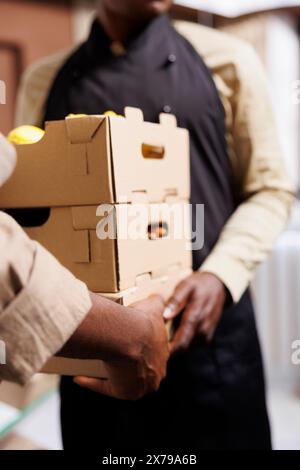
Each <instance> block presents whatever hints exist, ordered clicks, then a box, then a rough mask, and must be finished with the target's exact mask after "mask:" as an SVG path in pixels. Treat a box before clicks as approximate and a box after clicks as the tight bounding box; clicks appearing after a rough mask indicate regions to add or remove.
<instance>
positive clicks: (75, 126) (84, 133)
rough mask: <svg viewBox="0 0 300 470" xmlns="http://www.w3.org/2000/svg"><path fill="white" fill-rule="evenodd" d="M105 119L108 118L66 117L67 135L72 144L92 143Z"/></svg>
mask: <svg viewBox="0 0 300 470" xmlns="http://www.w3.org/2000/svg"><path fill="white" fill-rule="evenodd" d="M105 119H107V117H106V116H83V117H66V119H65V123H66V128H67V134H68V138H69V141H70V142H71V144H83V143H86V142H91V140H92V138H93V136H94V135H95V133H96V132H97V130H98V129H99V127H100V126H101V124H102V122H103V121H105Z"/></svg>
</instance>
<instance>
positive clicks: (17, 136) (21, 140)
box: [7, 126, 45, 145]
mask: <svg viewBox="0 0 300 470" xmlns="http://www.w3.org/2000/svg"><path fill="white" fill-rule="evenodd" d="M44 135H45V131H43V130H42V129H40V128H39V127H36V126H20V127H17V128H16V129H13V130H12V131H11V132H10V133H9V134H8V136H7V140H8V141H9V142H10V143H11V144H14V145H21V144H34V143H36V142H38V141H39V140H41V139H42V138H43V137H44Z"/></svg>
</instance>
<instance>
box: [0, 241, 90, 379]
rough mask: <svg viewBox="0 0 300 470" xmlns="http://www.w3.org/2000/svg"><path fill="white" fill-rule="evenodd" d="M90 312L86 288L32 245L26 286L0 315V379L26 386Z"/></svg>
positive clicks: (51, 258)
mask: <svg viewBox="0 0 300 470" xmlns="http://www.w3.org/2000/svg"><path fill="white" fill-rule="evenodd" d="M34 243H36V242H34ZM90 308H91V299H90V295H89V292H88V289H87V287H86V285H85V284H84V283H82V282H81V281H79V280H78V279H76V278H75V277H74V276H73V275H72V274H71V273H70V272H69V271H68V270H67V269H65V268H64V267H63V266H62V265H61V264H60V263H59V262H58V261H57V260H56V259H55V258H54V257H53V256H52V255H51V254H50V253H49V252H48V251H47V250H45V249H44V248H43V247H42V246H41V245H39V244H38V243H36V253H35V259H34V264H33V269H32V272H31V276H30V279H29V282H28V284H27V285H26V287H24V288H23V289H22V290H21V291H20V293H19V294H18V295H17V296H16V297H15V299H14V300H13V301H12V302H11V303H10V304H9V305H8V307H6V309H5V310H4V311H3V312H2V313H1V325H0V339H1V340H2V341H4V343H5V347H6V365H0V379H2V380H10V381H13V382H17V383H21V384H24V383H26V382H27V381H28V380H29V379H30V378H31V376H32V375H33V374H34V373H36V372H38V371H40V370H41V368H42V367H43V365H44V364H45V363H46V362H47V360H48V359H49V358H50V357H52V356H53V355H54V354H55V353H56V352H57V351H59V350H60V349H61V347H62V346H63V345H64V344H65V343H66V341H67V340H68V339H69V338H70V337H71V336H72V334H73V333H74V331H75V330H76V329H77V328H78V326H79V325H80V323H81V322H82V321H83V319H84V318H85V316H86V315H87V313H88V312H89V310H90Z"/></svg>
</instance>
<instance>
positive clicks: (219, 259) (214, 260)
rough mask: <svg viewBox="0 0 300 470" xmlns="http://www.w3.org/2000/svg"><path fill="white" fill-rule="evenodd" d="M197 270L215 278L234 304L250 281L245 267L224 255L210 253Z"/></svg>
mask: <svg viewBox="0 0 300 470" xmlns="http://www.w3.org/2000/svg"><path fill="white" fill-rule="evenodd" d="M199 270H200V271H202V272H208V273H211V274H214V275H215V276H217V277H218V278H219V279H220V280H221V281H222V282H223V284H224V285H225V287H226V288H227V289H228V291H229V293H230V295H231V297H232V300H233V302H234V303H237V302H238V301H239V300H240V298H241V297H242V295H243V293H244V292H245V290H246V289H247V287H248V286H249V284H250V281H251V278H250V273H249V270H247V269H246V268H245V265H244V264H242V263H241V262H240V261H239V260H237V259H234V258H233V257H232V256H230V255H227V254H225V253H212V254H211V255H209V256H208V257H207V258H206V260H205V261H204V263H203V264H202V265H201V266H200V269H199Z"/></svg>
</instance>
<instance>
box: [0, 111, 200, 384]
mask: <svg viewBox="0 0 300 470" xmlns="http://www.w3.org/2000/svg"><path fill="white" fill-rule="evenodd" d="M17 151H18V164H17V168H16V170H15V172H14V174H13V176H12V178H11V179H10V180H9V181H8V182H7V183H6V184H5V185H4V187H3V188H1V191H0V205H1V208H5V209H8V210H10V213H11V214H13V215H14V216H15V218H16V219H17V220H18V221H19V222H20V223H21V224H22V225H23V227H24V229H25V230H26V232H27V233H28V235H29V236H30V237H32V238H33V239H35V240H37V241H39V242H40V243H41V244H42V245H44V246H45V247H46V248H47V249H49V250H50V251H51V252H52V253H53V254H54V255H55V256H56V257H57V258H58V259H59V260H60V261H61V263H62V264H64V265H65V266H66V267H67V268H68V269H70V270H71V271H72V272H73V273H74V275H75V276H77V277H78V278H79V279H81V280H83V281H84V282H85V283H86V284H87V285H88V287H89V289H90V290H92V291H94V292H97V293H101V294H102V295H105V296H107V297H109V298H111V299H114V300H116V301H118V302H120V303H122V304H124V305H128V304H130V303H132V302H134V301H136V300H140V299H142V298H145V297H146V296H148V295H150V294H151V293H154V292H158V293H160V294H162V295H163V296H164V298H167V297H168V296H169V295H170V294H171V293H172V291H173V289H174V287H175V286H176V284H177V283H178V282H179V280H181V279H182V278H183V277H185V276H186V275H187V274H188V273H189V272H190V270H191V252H190V250H189V232H190V220H189V216H188V215H189V209H188V201H189V196H190V178H189V143H188V133H187V131H186V130H184V129H180V128H178V127H177V124H176V119H175V117H174V116H172V115H168V114H161V115H160V122H159V123H158V124H155V123H149V122H144V120H143V114H142V112H141V111H140V110H138V109H135V108H126V110H125V117H124V118H122V117H115V116H86V117H76V118H74V117H73V118H66V119H65V120H63V121H53V122H49V123H48V124H47V126H46V133H45V136H44V138H43V139H42V140H41V141H40V142H38V143H36V144H33V145H20V146H17ZM141 214H143V215H141ZM174 214H177V215H174ZM180 218H181V219H180ZM178 226H179V228H180V227H181V229H182V231H181V233H179V234H178V233H177V235H176V234H175V232H176V231H177V232H178ZM111 229H112V233H111V234H110V236H107V231H108V230H111ZM134 229H136V230H134ZM133 232H134V233H133ZM46 370H47V371H51V372H60V373H69V374H71V375H73V374H78V373H81V374H82V373H86V374H88V375H92V376H102V375H103V373H104V372H103V368H102V367H101V368H99V361H77V360H72V361H71V360H67V359H66V360H64V359H53V360H51V361H50V363H49V364H48V366H47V369H46Z"/></svg>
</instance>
